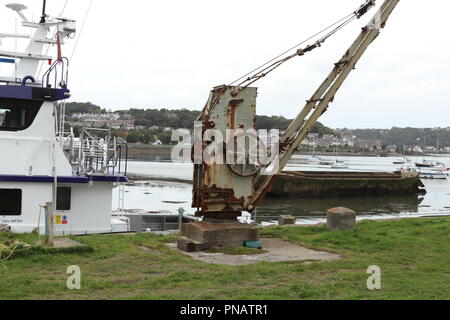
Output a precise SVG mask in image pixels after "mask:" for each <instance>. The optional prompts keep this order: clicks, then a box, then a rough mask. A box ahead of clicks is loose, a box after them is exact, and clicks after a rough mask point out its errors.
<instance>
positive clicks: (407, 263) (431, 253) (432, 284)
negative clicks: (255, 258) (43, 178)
mask: <svg viewBox="0 0 450 320" xmlns="http://www.w3.org/2000/svg"><path fill="white" fill-rule="evenodd" d="M262 233H263V235H264V236H266V237H280V238H283V239H286V240H289V241H292V242H296V243H299V244H302V245H305V246H307V247H310V248H318V249H324V250H328V251H332V252H337V253H340V254H341V255H342V256H343V257H344V258H343V259H342V260H338V261H332V262H321V263H318V262H313V263H312V264H304V263H303V262H301V261H299V262H278V263H259V264H254V265H246V266H239V267H231V266H223V265H210V264H205V263H202V262H199V261H195V260H192V259H191V258H189V257H187V256H185V255H183V254H180V253H178V252H176V251H172V250H171V249H169V248H167V247H166V245H165V244H166V243H168V242H174V241H175V240H176V237H174V236H170V237H167V236H159V235H152V234H137V235H92V236H85V237H78V238H75V239H76V240H77V241H80V242H83V243H85V244H86V245H88V247H90V248H92V249H93V251H90V252H88V251H86V252H71V253H65V252H58V253H55V252H53V253H48V252H46V251H41V252H36V253H35V254H33V255H27V256H22V257H20V256H19V257H16V258H15V259H10V260H7V261H5V262H3V263H0V299H193V300H207V299H283V300H284V299H295V300H297V299H450V219H449V218H436V219H410V220H396V221H386V222H371V221H366V222H362V223H360V224H358V225H357V228H356V230H355V231H354V232H347V231H339V232H329V231H327V230H326V229H325V227H275V228H267V229H264V230H263V232H262ZM2 237H5V235H4V234H3V235H0V242H1V241H2V240H4V239H2ZM10 237H11V236H10ZM15 237H17V238H19V240H21V241H24V242H27V243H33V241H35V240H36V239H35V238H36V235H20V236H16V235H15ZM70 265H78V266H79V267H80V268H81V272H82V275H81V277H82V280H81V285H82V288H81V290H68V289H67V288H66V281H67V278H68V277H69V275H68V274H66V270H67V267H68V266H70ZM371 265H377V266H379V267H380V268H381V270H382V290H378V291H370V290H368V289H367V287H366V281H367V278H368V277H369V275H368V274H367V273H366V270H367V268H368V267H369V266H371Z"/></svg>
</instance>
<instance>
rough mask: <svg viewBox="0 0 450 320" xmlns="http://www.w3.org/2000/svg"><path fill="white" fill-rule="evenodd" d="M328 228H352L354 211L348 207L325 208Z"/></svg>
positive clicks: (354, 222)
mask: <svg viewBox="0 0 450 320" xmlns="http://www.w3.org/2000/svg"><path fill="white" fill-rule="evenodd" d="M327 224H328V229H330V230H331V231H334V230H353V229H354V228H355V224H356V212H355V211H353V210H351V209H348V208H343V207H339V208H332V209H328V210H327Z"/></svg>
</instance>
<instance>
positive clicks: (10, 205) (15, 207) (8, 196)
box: [0, 189, 22, 216]
mask: <svg viewBox="0 0 450 320" xmlns="http://www.w3.org/2000/svg"><path fill="white" fill-rule="evenodd" d="M21 214H22V190H20V189H0V216H20V215H21Z"/></svg>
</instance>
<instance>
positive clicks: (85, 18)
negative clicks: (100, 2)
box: [70, 0, 94, 62]
mask: <svg viewBox="0 0 450 320" xmlns="http://www.w3.org/2000/svg"><path fill="white" fill-rule="evenodd" d="M93 3H94V0H91V2H90V3H89V7H88V8H87V11H86V14H85V16H84V21H83V24H82V25H81V29H80V34H79V36H78V38H77V41H76V42H75V46H74V47H73V51H72V55H71V56H70V62H72V60H73V56H74V55H75V52H76V50H77V46H78V42H79V41H80V38H81V35H82V34H83V30H84V26H85V25H86V21H87V19H88V17H89V13H90V12H91V8H92V4H93Z"/></svg>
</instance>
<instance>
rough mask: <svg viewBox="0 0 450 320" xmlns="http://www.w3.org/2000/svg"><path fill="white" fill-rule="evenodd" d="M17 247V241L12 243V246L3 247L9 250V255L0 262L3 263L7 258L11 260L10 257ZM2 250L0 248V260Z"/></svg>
mask: <svg viewBox="0 0 450 320" xmlns="http://www.w3.org/2000/svg"><path fill="white" fill-rule="evenodd" d="M13 246H15V247H14V248H13V249H12V250H11V248H12V247H13ZM18 247H19V244H18V243H17V241H16V242H14V243H13V244H12V245H10V246H9V247H7V246H5V248H7V249H6V250H11V252H10V253H9V255H8V256H7V257H6V258H4V259H1V260H0V262H5V261H6V260H8V259H9V258H11V256H12V255H13V254H14V252H15V251H16V249H17V248H18ZM3 250H4V249H2V248H0V258H1V256H2V253H3Z"/></svg>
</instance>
